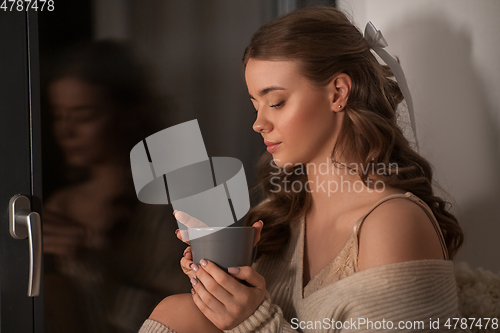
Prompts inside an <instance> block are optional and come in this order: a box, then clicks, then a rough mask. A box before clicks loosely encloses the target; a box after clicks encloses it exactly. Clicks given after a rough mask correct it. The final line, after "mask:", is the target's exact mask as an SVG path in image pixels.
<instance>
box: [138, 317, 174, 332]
mask: <svg viewBox="0 0 500 333" xmlns="http://www.w3.org/2000/svg"><path fill="white" fill-rule="evenodd" d="M139 333H175V331H172V330H171V329H170V328H168V327H167V326H165V325H163V324H162V323H160V322H158V321H156V320H152V319H147V320H146V321H145V322H144V324H142V327H141V329H140V330H139Z"/></svg>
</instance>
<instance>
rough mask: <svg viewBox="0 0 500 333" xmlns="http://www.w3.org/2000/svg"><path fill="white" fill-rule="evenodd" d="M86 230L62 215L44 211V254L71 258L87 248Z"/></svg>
mask: <svg viewBox="0 0 500 333" xmlns="http://www.w3.org/2000/svg"><path fill="white" fill-rule="evenodd" d="M86 240H87V233H86V231H85V228H84V227H83V226H82V225H81V224H79V223H77V222H75V221H72V220H71V219H70V218H68V217H67V216H64V215H62V214H60V213H57V212H54V211H50V210H47V209H44V211H43V252H44V253H46V254H54V255H56V256H59V257H68V258H71V257H73V256H74V255H75V253H76V251H77V250H78V249H79V248H81V247H83V246H85V243H86Z"/></svg>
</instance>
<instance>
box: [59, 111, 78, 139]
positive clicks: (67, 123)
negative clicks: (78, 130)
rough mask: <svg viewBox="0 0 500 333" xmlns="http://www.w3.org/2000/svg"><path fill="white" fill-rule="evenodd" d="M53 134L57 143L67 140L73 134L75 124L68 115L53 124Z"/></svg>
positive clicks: (60, 117)
mask: <svg viewBox="0 0 500 333" xmlns="http://www.w3.org/2000/svg"><path fill="white" fill-rule="evenodd" d="M54 134H55V137H56V138H57V139H58V140H59V141H64V140H67V139H69V138H71V137H73V136H74V134H75V124H74V122H73V120H72V119H70V117H69V116H68V115H61V116H59V117H58V119H57V120H56V121H55V122H54Z"/></svg>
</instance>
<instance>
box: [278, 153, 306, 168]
mask: <svg viewBox="0 0 500 333" xmlns="http://www.w3.org/2000/svg"><path fill="white" fill-rule="evenodd" d="M273 161H274V164H276V166H278V167H280V168H284V167H288V168H289V167H295V166H298V165H301V164H303V163H302V162H299V160H296V159H288V158H280V157H279V156H277V155H276V154H273Z"/></svg>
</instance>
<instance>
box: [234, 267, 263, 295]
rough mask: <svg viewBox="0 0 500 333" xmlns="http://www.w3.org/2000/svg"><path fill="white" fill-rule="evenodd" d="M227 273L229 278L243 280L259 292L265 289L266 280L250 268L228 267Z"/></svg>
mask: <svg viewBox="0 0 500 333" xmlns="http://www.w3.org/2000/svg"><path fill="white" fill-rule="evenodd" d="M228 271H229V274H231V276H233V277H235V278H237V279H240V280H245V281H247V282H248V283H249V284H251V285H252V286H254V287H256V288H259V289H261V290H265V289H266V280H265V279H264V277H263V276H262V275H260V274H259V273H257V272H256V271H255V270H254V269H253V268H252V267H250V266H240V267H229V269H228Z"/></svg>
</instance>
